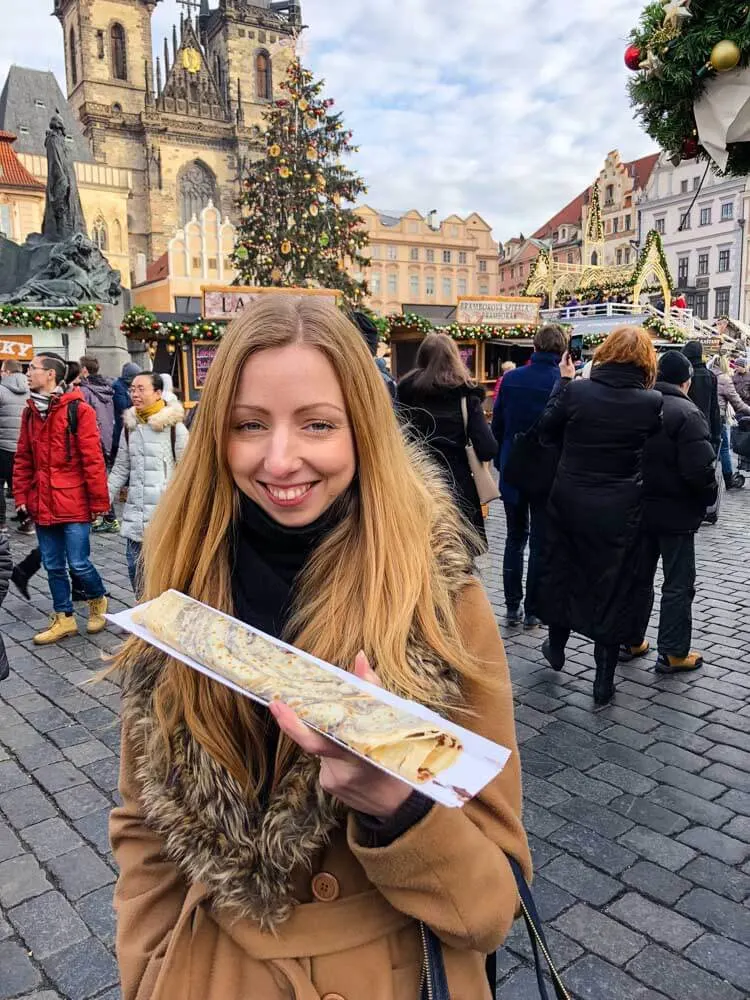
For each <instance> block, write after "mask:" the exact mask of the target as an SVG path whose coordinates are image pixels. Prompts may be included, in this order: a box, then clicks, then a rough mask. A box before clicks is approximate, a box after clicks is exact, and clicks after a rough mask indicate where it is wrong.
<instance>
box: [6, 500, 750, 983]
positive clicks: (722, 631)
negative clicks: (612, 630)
mask: <svg viewBox="0 0 750 1000" xmlns="http://www.w3.org/2000/svg"><path fill="white" fill-rule="evenodd" d="M746 492H747V494H748V495H747V496H745V495H742V494H740V495H733V496H730V498H729V499H728V500H727V501H726V504H725V508H724V510H723V512H722V524H721V526H720V527H719V528H708V529H706V530H704V531H703V532H701V535H700V538H699V546H698V548H699V586H698V597H697V600H696V604H695V612H696V614H695V617H696V635H695V646H696V647H697V648H699V649H701V650H703V652H704V653H705V654H706V659H707V663H706V666H705V667H704V669H703V670H702V671H701V672H700V673H699V674H697V675H694V676H692V677H689V678H686V677H677V678H669V677H659V676H658V675H656V674H655V673H654V671H653V669H652V668H653V656H650V657H649V658H647V659H646V660H644V661H640V662H637V663H635V664H632V665H628V666H624V667H621V668H620V670H619V684H618V690H617V696H616V700H615V702H614V704H613V705H611V706H610V707H607V708H605V709H603V710H599V711H595V710H594V705H593V702H592V698H591V681H592V666H593V659H592V656H591V652H592V651H591V647H590V645H589V644H588V643H586V642H584V641H583V640H579V641H576V640H575V639H574V640H573V641H572V643H571V648H570V654H571V655H570V657H569V661H568V664H567V666H566V670H565V672H564V673H563V674H560V675H558V674H555V673H553V672H552V671H551V670H548V669H545V667H544V666H543V665H542V663H541V662H540V656H539V652H538V648H539V645H540V644H541V639H542V636H541V634H540V633H539V632H532V633H524V632H523V631H522V630H518V629H516V630H511V631H508V630H507V629H505V628H503V631H504V632H505V633H506V642H507V648H508V654H509V659H510V665H511V673H512V676H513V683H514V688H515V694H516V700H517V722H518V735H519V740H520V743H521V748H522V750H521V754H522V757H523V764H524V776H525V779H524V790H525V799H526V805H525V822H526V826H527V829H528V831H529V834H530V837H531V843H532V849H533V853H534V858H535V867H536V872H537V875H536V881H535V895H536V898H537V901H538V904H539V906H540V909H541V911H542V916H543V917H544V919H545V921H546V923H547V927H548V935H549V944H550V947H551V950H552V952H553V954H554V956H555V957H556V959H557V962H558V964H559V965H560V967H561V968H562V970H563V972H564V978H565V980H566V983H567V985H568V988H569V990H570V991H571V994H572V995H573V996H574V997H576V998H578V1000H664V998H670V1000H742V998H747V997H750V666H749V665H748V654H750V616H749V614H748V609H749V608H750V589H749V586H748V585H749V584H750V565H749V559H750V490H748V491H746ZM489 529H490V537H491V540H492V546H491V548H492V554H491V556H490V557H488V559H487V570H486V573H485V576H486V580H487V583H488V586H489V589H490V593H491V597H492V600H493V603H494V605H495V609H496V611H497V613H498V617H499V620H500V621H501V624H502V613H503V606H502V593H501V574H500V552H501V550H502V534H503V524H502V514H501V510H497V511H493V516H492V517H491V519H490V522H489ZM31 544H32V542H31V540H27V539H24V538H22V537H21V536H19V535H17V534H14V536H13V538H12V545H13V549H14V553H15V554H16V556H20V555H21V554H22V553H23V552H24V551H26V550H27V549H28V548H30V546H31ZM94 557H95V562H96V564H97V566H98V567H99V569H100V570H101V571H102V572H103V575H104V577H105V579H106V581H107V584H108V586H109V589H110V593H111V595H112V598H113V601H112V604H113V607H114V608H115V609H118V610H119V609H120V608H121V607H122V606H123V604H122V602H129V601H130V598H131V594H130V590H129V587H128V584H127V572H126V564H125V555H124V545H123V543H122V540H121V539H120V538H119V537H113V536H104V537H97V538H96V539H95V542H94ZM49 610H50V601H49V596H48V593H47V589H46V580H45V578H44V576H43V575H42V574H40V575H39V576H38V577H37V578H36V579H35V581H34V584H33V592H32V601H31V604H28V603H27V602H25V601H24V600H22V599H21V598H20V597H19V596H18V595H17V594H16V593H15V592H13V590H11V593H10V594H9V595H8V598H7V599H6V601H5V605H4V607H3V608H2V610H0V629H2V632H3V635H4V636H5V637H6V642H7V644H8V651H9V654H10V660H11V665H12V667H13V670H12V673H11V677H10V678H9V679H8V680H7V681H5V682H3V683H2V684H0V998H3V1000H5V998H10V997H13V998H15V997H24V998H25V1000H31V998H33V1000H58V998H69V1000H88V998H98V1000H105V998H106V1000H115V998H117V997H119V990H118V987H117V970H116V967H115V963H114V960H113V957H112V940H113V917H112V910H111V897H112V887H113V882H114V879H115V869H114V865H113V861H112V857H111V854H110V853H109V845H108V841H107V815H108V812H109V809H110V807H111V806H112V803H113V802H115V801H116V798H117V793H116V791H115V789H116V785H117V751H118V739H119V734H118V726H117V714H116V713H117V707H118V698H117V690H116V688H115V687H114V686H113V685H112V684H110V683H108V682H106V681H105V682H103V683H100V684H98V685H95V686H87V685H86V683H85V682H86V681H88V680H89V679H90V678H91V677H92V675H93V673H94V672H95V671H97V670H98V669H99V668H100V667H101V666H102V653H103V652H106V651H107V650H109V649H110V648H111V647H112V645H113V644H114V642H115V641H116V639H115V637H114V636H113V635H112V634H111V633H104V634H102V635H100V636H95V637H93V638H87V637H85V636H83V635H81V637H80V638H73V639H68V640H65V642H64V643H62V644H60V645H59V646H55V647H52V648H47V649H36V648H35V647H34V646H33V644H32V642H31V637H32V635H33V633H34V632H35V631H36V630H37V629H38V628H39V627H40V626H41V625H43V624H44V623H45V621H46V615H47V613H48V612H49ZM651 638H652V639H653V638H654V636H653V634H652V636H651ZM527 958H528V947H527V944H526V941H525V932H524V931H523V929H522V928H521V927H520V926H517V927H516V928H515V930H514V931H513V932H512V934H511V936H510V939H509V941H508V943H507V947H506V948H505V950H504V951H503V952H502V953H501V956H500V959H501V960H500V974H501V979H500V983H499V985H498V997H499V998H501V1000H527V998H533V1000H537V998H538V993H537V991H536V985H535V980H534V977H533V975H532V973H531V970H530V968H529V965H528V963H527ZM227 1000H233V998H227ZM237 1000H239V998H237ZM349 1000H361V998H353V997H352V998H349Z"/></svg>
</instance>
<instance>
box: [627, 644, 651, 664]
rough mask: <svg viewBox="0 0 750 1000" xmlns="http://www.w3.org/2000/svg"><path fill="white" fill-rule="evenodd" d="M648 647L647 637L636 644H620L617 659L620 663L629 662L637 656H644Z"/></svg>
mask: <svg viewBox="0 0 750 1000" xmlns="http://www.w3.org/2000/svg"><path fill="white" fill-rule="evenodd" d="M650 649H651V647H650V646H649V644H648V640H647V639H644V640H643V642H642V643H640V644H639V645H637V646H620V656H619V661H620V663H630V661H631V660H636V659H638V657H639V656H645V655H646V654H647V653H648V651H649V650H650Z"/></svg>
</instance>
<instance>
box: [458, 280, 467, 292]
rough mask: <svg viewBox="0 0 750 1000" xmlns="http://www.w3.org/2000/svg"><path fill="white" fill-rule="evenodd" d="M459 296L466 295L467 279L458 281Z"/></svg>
mask: <svg viewBox="0 0 750 1000" xmlns="http://www.w3.org/2000/svg"><path fill="white" fill-rule="evenodd" d="M458 294H459V295H466V278H459V279H458Z"/></svg>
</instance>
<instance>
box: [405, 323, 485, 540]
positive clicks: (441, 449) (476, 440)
mask: <svg viewBox="0 0 750 1000" xmlns="http://www.w3.org/2000/svg"><path fill="white" fill-rule="evenodd" d="M484 395H485V393H484V389H483V388H482V387H481V386H478V385H477V384H476V383H475V382H474V381H473V380H472V378H471V376H470V374H469V372H468V369H467V368H466V365H465V364H464V363H463V361H462V360H461V355H460V354H459V353H458V348H457V347H456V342H455V341H454V340H453V339H452V338H451V337H449V336H448V335H447V334H445V333H430V334H428V335H427V336H426V337H425V339H424V340H423V341H422V343H421V345H420V347H419V351H418V352H417V367H416V368H415V369H414V370H413V371H411V372H409V374H408V375H405V376H404V377H403V378H402V379H401V381H400V382H399V384H398V390H397V400H398V403H399V405H400V407H401V413H402V415H403V417H404V418H405V419H406V420H408V422H409V424H410V426H411V428H412V429H413V431H414V432H415V436H416V437H417V439H418V440H420V441H421V442H423V443H424V444H426V445H427V448H428V450H429V451H430V453H431V454H432V456H433V458H435V460H436V461H437V463H438V464H439V465H440V466H441V467H442V468H443V470H444V471H445V474H446V478H447V480H448V484H449V485H450V487H451V489H452V490H453V495H454V497H455V499H456V503H457V504H458V506H459V508H460V509H461V511H462V512H463V513H464V515H465V516H466V518H467V519H468V520H469V521H470V522H471V524H472V525H473V526H474V528H476V530H477V532H478V533H479V535H480V536H481V538H482V540H483V541H484V543H485V545H486V542H487V537H486V534H485V530H484V518H483V517H482V507H481V504H480V502H479V495H478V493H477V488H476V486H475V485H474V477H473V476H472V474H471V469H470V467H469V460H468V458H467V457H466V445H467V443H468V441H471V443H472V444H473V445H474V450H475V452H476V455H477V458H478V459H479V461H480V462H489V461H491V460H492V459H493V458H494V457H495V456H496V455H497V450H498V445H497V441H496V440H495V438H494V437H493V435H492V431H491V430H490V428H489V425H488V423H487V420H486V419H485V416H484V412H483V410H482V400H483V399H484ZM464 410H465V414H466V420H465V419H464Z"/></svg>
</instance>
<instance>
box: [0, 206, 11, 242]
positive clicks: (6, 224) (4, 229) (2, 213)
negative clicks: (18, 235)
mask: <svg viewBox="0 0 750 1000" xmlns="http://www.w3.org/2000/svg"><path fill="white" fill-rule="evenodd" d="M0 233H2V235H3V236H12V235H13V232H12V225H11V215H10V205H0Z"/></svg>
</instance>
